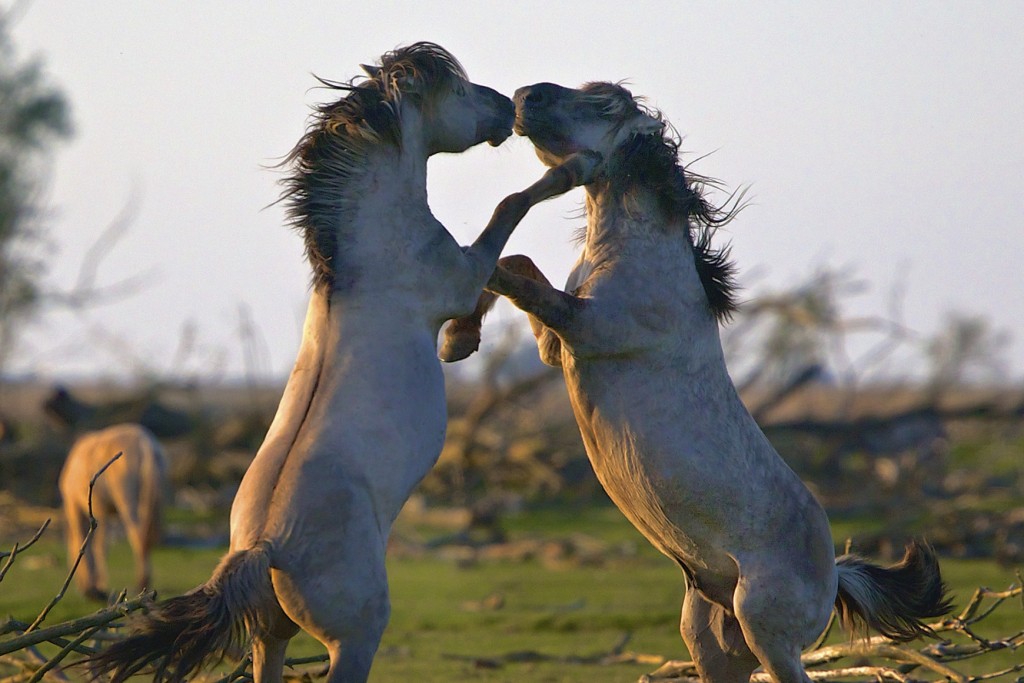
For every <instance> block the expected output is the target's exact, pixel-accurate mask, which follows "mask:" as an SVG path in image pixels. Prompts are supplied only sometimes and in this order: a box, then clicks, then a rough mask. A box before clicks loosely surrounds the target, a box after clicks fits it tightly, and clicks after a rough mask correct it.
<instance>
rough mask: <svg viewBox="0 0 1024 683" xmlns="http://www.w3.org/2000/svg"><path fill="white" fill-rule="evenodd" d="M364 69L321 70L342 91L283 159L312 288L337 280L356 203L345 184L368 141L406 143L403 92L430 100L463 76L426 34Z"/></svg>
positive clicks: (291, 213) (288, 200)
mask: <svg viewBox="0 0 1024 683" xmlns="http://www.w3.org/2000/svg"><path fill="white" fill-rule="evenodd" d="M363 70H364V71H366V76H359V77H356V78H353V79H352V80H350V81H347V82H336V81H329V80H325V79H322V78H319V77H316V78H317V80H318V81H319V82H320V84H321V85H322V86H323V87H325V88H327V89H329V90H335V91H340V92H343V93H345V94H344V96H342V97H341V99H339V100H336V101H334V102H328V103H325V104H321V105H318V106H317V107H316V108H315V109H314V111H313V114H312V116H311V117H310V122H309V125H308V126H307V128H306V133H305V134H304V135H303V136H302V138H300V139H299V142H298V144H296V145H295V147H294V148H293V149H292V151H291V152H289V153H288V155H287V156H286V157H285V159H284V161H282V162H281V166H286V167H290V169H291V172H290V174H289V175H288V176H287V177H286V178H284V179H283V180H282V181H281V184H282V185H283V186H284V190H283V191H282V193H281V196H280V198H279V199H278V201H283V202H285V204H286V206H287V218H288V223H289V224H290V225H291V226H292V227H293V228H295V229H296V230H298V231H299V232H301V233H302V235H303V239H304V241H305V245H306V258H307V259H308V260H309V265H310V267H311V268H312V269H313V278H312V279H313V287H314V288H315V289H320V288H327V289H331V288H332V287H334V285H335V277H336V275H337V272H336V265H337V264H336V263H335V262H334V257H335V256H336V255H337V254H338V248H339V245H338V242H339V239H338V237H339V232H340V231H341V229H342V227H343V226H342V225H339V221H342V223H344V222H345V221H347V220H348V214H349V213H350V211H351V208H352V207H351V204H352V200H351V198H350V197H349V196H348V195H347V193H346V191H345V190H346V187H347V186H348V185H349V183H350V182H351V181H352V180H353V178H355V177H357V176H358V175H359V174H361V172H362V171H363V169H364V165H365V161H366V155H367V153H368V151H369V150H370V149H371V148H373V147H378V146H381V145H390V146H395V147H398V146H400V145H401V140H402V130H401V120H400V116H399V106H398V105H399V103H400V101H401V99H402V97H403V96H407V95H408V94H409V93H410V92H415V93H416V96H418V97H422V98H423V99H424V104H425V105H429V103H430V102H429V100H430V97H431V95H432V94H434V93H439V92H442V91H443V90H444V88H445V87H446V86H452V85H454V84H455V83H457V82H459V81H462V80H465V79H466V72H465V70H464V69H463V68H462V65H461V64H459V62H458V60H456V59H455V57H454V56H452V55H451V54H450V53H449V52H448V51H446V50H445V49H444V48H442V47H441V46H439V45H435V44H434V43H428V42H419V43H414V44H412V45H409V46H408V47H402V48H398V49H396V50H394V51H392V52H387V53H385V54H384V55H382V56H381V58H380V63H379V65H377V66H364V67H363Z"/></svg>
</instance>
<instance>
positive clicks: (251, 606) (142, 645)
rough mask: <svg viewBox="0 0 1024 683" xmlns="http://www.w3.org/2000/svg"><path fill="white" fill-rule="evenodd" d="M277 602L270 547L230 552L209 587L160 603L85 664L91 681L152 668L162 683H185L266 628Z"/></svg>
mask: <svg viewBox="0 0 1024 683" xmlns="http://www.w3.org/2000/svg"><path fill="white" fill-rule="evenodd" d="M274 599H275V598H274V594H273V587H272V585H271V582H270V558H269V553H268V552H267V548H266V546H264V545H261V546H257V547H255V548H252V549H249V550H242V551H239V552H234V553H231V554H229V555H227V556H226V557H224V559H222V560H221V562H220V564H219V565H218V567H217V569H216V570H214V572H213V576H211V577H210V579H209V580H208V581H207V582H206V583H204V584H203V585H201V586H199V587H198V588H195V589H194V590H192V591H191V592H189V593H186V594H185V595H180V596H177V597H174V598H170V599H169V600H165V601H163V602H160V603H158V604H157V605H155V606H154V607H153V608H152V609H150V610H149V611H148V612H147V613H146V614H145V615H143V616H142V617H141V618H140V619H139V620H137V621H136V622H135V624H134V628H133V633H132V634H131V635H129V636H128V637H127V638H125V639H124V640H121V641H118V642H116V643H114V644H112V645H111V646H109V647H107V648H106V649H105V650H103V651H102V652H99V653H97V654H95V655H93V656H92V657H89V658H88V659H86V660H83V662H82V664H84V665H85V666H86V667H87V668H88V670H89V673H90V677H91V679H92V680H96V679H98V678H100V677H101V676H109V677H110V680H111V681H112V682H113V683H121V682H122V681H126V680H127V679H128V678H129V677H131V676H133V675H135V674H136V673H138V672H139V671H141V670H142V669H144V668H145V667H147V666H150V665H152V666H153V680H154V681H156V682H157V683H183V682H184V681H188V680H191V679H192V678H193V676H194V674H195V673H196V672H197V671H199V670H200V669H202V668H203V667H204V666H205V665H206V664H208V663H210V662H212V661H215V660H220V659H221V658H223V657H224V655H225V653H226V652H227V651H228V650H229V649H231V648H233V647H236V646H238V645H240V644H241V643H242V642H243V641H244V640H245V636H246V632H247V631H248V632H249V633H252V632H254V631H255V630H256V629H258V628H261V625H263V624H265V623H266V619H265V618H264V615H265V614H266V609H267V608H266V606H267V605H268V604H269V603H268V600H274Z"/></svg>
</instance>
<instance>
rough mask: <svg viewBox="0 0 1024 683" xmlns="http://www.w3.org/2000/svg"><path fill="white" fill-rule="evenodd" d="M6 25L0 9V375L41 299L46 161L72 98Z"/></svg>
mask: <svg viewBox="0 0 1024 683" xmlns="http://www.w3.org/2000/svg"><path fill="white" fill-rule="evenodd" d="M7 22H8V16H7V15H6V14H5V12H4V10H2V9H0V368H3V363H4V360H5V358H6V357H7V355H8V353H9V352H10V350H11V345H12V344H13V342H14V336H15V333H16V332H17V330H18V329H19V326H20V325H22V324H23V323H24V321H25V319H26V317H28V316H29V315H30V314H31V313H32V312H33V310H34V309H35V307H36V305H37V304H38V302H39V299H40V281H41V279H42V274H43V269H42V263H43V262H42V259H41V258H37V257H36V254H37V249H38V248H39V246H40V244H41V242H42V239H43V237H44V232H43V228H44V221H43V214H42V205H41V196H42V194H43V190H44V189H45V184H46V177H47V168H48V164H47V162H48V161H49V158H50V155H51V153H52V149H53V147H54V145H55V144H56V143H57V142H59V141H60V140H62V139H65V138H67V137H69V136H70V134H71V116H70V106H69V104H68V101H67V99H66V98H65V96H64V94H63V93H62V92H61V91H60V90H59V89H58V88H57V87H55V86H53V85H52V84H50V83H49V82H48V79H47V76H46V74H45V72H44V70H43V63H42V61H40V60H38V59H31V60H26V61H22V60H19V59H18V58H17V55H16V53H15V49H14V46H13V45H12V44H11V41H10V37H9V34H8V26H7Z"/></svg>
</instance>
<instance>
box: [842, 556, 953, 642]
mask: <svg viewBox="0 0 1024 683" xmlns="http://www.w3.org/2000/svg"><path fill="white" fill-rule="evenodd" d="M836 568H837V569H838V571H839V592H838V594H837V595H836V610H837V612H838V614H839V621H840V623H842V625H843V627H844V628H845V629H847V630H848V631H850V632H853V633H855V632H857V631H863V630H865V629H866V628H868V627H870V628H872V629H874V630H876V631H878V632H879V633H881V634H882V635H884V636H887V637H889V638H891V639H893V640H898V641H905V640H913V639H914V638H917V637H919V636H925V635H932V630H931V629H930V628H928V626H927V625H926V624H925V623H924V622H923V620H924V619H929V618H934V617H939V616H942V615H943V614H945V613H946V612H948V611H949V609H950V607H951V605H950V601H949V599H948V597H947V595H946V586H945V584H944V583H943V581H942V575H941V574H940V572H939V562H938V559H936V557H935V551H934V550H932V548H931V546H929V545H927V544H925V543H921V542H918V541H913V542H911V543H910V544H908V545H907V548H906V552H905V553H904V555H903V559H902V560H900V561H899V562H897V563H896V564H894V565H892V566H890V567H880V566H878V565H876V564H873V563H871V562H869V561H867V560H865V559H864V558H862V557H859V556H857V555H849V554H847V555H843V556H841V557H838V558H836Z"/></svg>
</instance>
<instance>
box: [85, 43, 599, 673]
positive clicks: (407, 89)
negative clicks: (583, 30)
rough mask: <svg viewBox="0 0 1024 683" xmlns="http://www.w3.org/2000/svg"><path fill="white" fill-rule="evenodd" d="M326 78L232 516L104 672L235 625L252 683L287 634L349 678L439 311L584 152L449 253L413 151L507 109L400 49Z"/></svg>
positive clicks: (443, 148) (578, 165) (225, 638)
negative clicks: (264, 411) (204, 562)
mask: <svg viewBox="0 0 1024 683" xmlns="http://www.w3.org/2000/svg"><path fill="white" fill-rule="evenodd" d="M365 69H366V71H367V75H368V77H367V78H366V79H364V80H362V81H360V82H358V83H355V84H352V85H337V84H335V85H334V87H336V88H338V89H341V90H344V91H345V92H346V94H345V96H344V97H343V98H342V99H340V100H338V101H337V102H334V103H331V104H326V105H323V106H322V107H321V108H320V109H319V112H318V114H317V115H316V116H315V117H314V120H313V123H312V125H311V126H310V128H309V131H308V132H307V133H306V135H305V137H303V138H302V140H300V142H299V144H298V146H297V147H296V148H295V150H294V152H293V153H292V154H291V157H290V160H291V163H292V164H293V168H294V170H293V173H292V175H291V177H290V178H289V179H288V180H287V183H286V193H285V198H286V201H287V202H288V204H289V209H290V215H291V218H292V221H293V223H294V225H295V226H296V227H297V228H298V229H299V230H300V231H301V232H302V233H303V234H304V236H305V240H306V252H307V255H308V258H309V261H310V263H311V265H312V267H313V272H314V276H313V294H312V297H311V299H310V303H309V310H308V313H307V316H306V323H305V329H304V331H303V338H302V344H301V347H300V349H299V355H298V359H297V360H296V362H295V367H294V369H293V370H292V374H291V377H290V378H289V380H288V384H287V386H286V387H285V392H284V396H283V398H282V399H281V404H280V406H279V408H278V412H277V415H276V417H275V418H274V421H273V423H272V424H271V426H270V430H269V432H268V434H267V438H266V441H265V442H264V443H263V446H262V447H261V448H260V450H259V452H258V454H257V455H256V458H255V459H254V460H253V462H252V464H251V466H250V467H249V470H248V471H247V472H246V475H245V477H244V479H243V481H242V484H241V487H240V488H239V491H238V494H237V496H236V498H235V501H234V505H233V506H232V509H231V548H230V552H229V553H228V554H227V555H226V556H225V557H224V559H223V560H222V561H221V563H220V566H218V567H217V569H216V570H215V571H214V574H213V576H212V577H211V578H210V579H209V581H207V582H206V583H205V584H203V585H202V586H199V587H198V588H196V589H195V590H193V591H192V592H191V593H188V594H186V595H184V596H181V597H177V598H172V599H170V600H168V601H166V602H164V603H161V604H160V605H159V606H157V608H156V609H154V610H152V611H151V612H150V613H149V615H148V616H147V617H146V619H145V620H144V621H143V623H142V624H141V625H140V627H139V628H138V629H137V630H136V632H135V634H134V635H132V636H131V637H129V638H127V639H126V640H124V641H122V642H120V643H117V644H115V645H113V646H112V647H110V648H109V649H108V650H107V651H106V652H104V653H101V654H100V655H98V656H97V657H95V658H94V660H93V664H92V666H93V669H92V670H93V672H94V673H96V674H99V673H103V672H107V673H111V674H113V680H114V681H122V680H124V679H125V678H126V677H127V676H129V675H131V673H132V672H133V671H135V670H138V669H139V668H140V667H144V666H146V665H147V664H150V663H152V664H153V665H155V667H156V675H155V678H156V679H157V680H166V681H183V680H187V679H188V678H190V677H191V676H192V675H193V673H194V672H196V671H197V670H198V669H199V668H200V667H201V666H202V665H203V664H204V662H206V661H207V660H208V659H210V658H214V657H217V656H218V655H220V654H221V653H222V652H223V651H224V650H225V648H226V647H227V646H228V645H230V643H231V642H232V641H233V639H234V637H235V636H237V635H238V634H239V632H240V631H242V630H243V628H244V630H247V631H248V632H249V634H250V635H251V637H252V639H253V674H254V677H255V680H256V681H257V683H266V682H268V681H280V680H281V677H282V669H283V665H284V655H285V647H286V645H287V643H288V640H289V639H290V638H291V637H292V636H293V635H295V633H296V632H297V631H298V630H299V629H300V628H301V629H303V630H305V631H307V632H308V633H310V634H311V635H313V636H314V637H315V638H317V639H318V640H319V641H320V642H322V643H323V644H324V645H325V646H326V648H327V651H328V653H329V654H330V660H331V664H330V671H329V673H328V677H327V680H328V681H329V682H331V683H341V682H343V681H344V682H351V683H362V682H363V681H365V680H366V678H367V676H368V674H369V671H370V665H371V663H372V661H373V657H374V653H375V652H376V649H377V646H378V643H379V641H380V638H381V634H382V633H383V631H384V627H385V625H386V624H387V622H388V617H389V614H390V609H391V605H390V601H389V598H388V582H387V576H386V573H385V567H384V553H385V548H386V545H387V539H388V534H389V532H390V530H391V525H392V522H393V521H394V519H395V517H396V516H397V515H398V512H399V510H400V509H401V507H402V505H403V504H404V503H405V501H406V499H407V498H408V496H409V493H410V492H411V491H412V489H413V487H415V486H416V484H417V483H418V482H419V481H420V479H422V477H423V476H424V475H425V474H426V473H427V471H428V470H429V469H430V468H431V467H432V466H433V464H434V463H435V462H436V460H437V458H438V455H439V454H440V451H441V446H442V443H443V441H444V436H445V426H446V419H447V415H446V408H445V395H444V378H443V375H442V373H441V368H440V364H439V362H438V360H437V356H436V340H437V333H438V330H439V329H440V327H441V325H442V323H444V321H445V320H447V319H449V318H452V317H454V316H458V315H464V314H466V313H468V312H469V311H470V310H472V308H473V305H474V303H475V302H476V299H477V296H478V295H479V293H480V290H481V288H482V287H483V285H484V283H485V282H486V281H487V279H488V277H489V276H490V274H491V272H492V271H493V269H494V264H495V262H496V260H497V258H498V255H499V254H500V252H501V249H502V248H503V247H504V245H505V242H506V241H507V240H508V238H509V236H510V234H511V233H512V230H513V228H514V227H515V225H516V224H517V223H518V222H519V220H520V219H521V218H522V217H523V216H524V215H525V213H526V211H527V210H528V209H529V207H530V206H532V205H533V204H535V203H536V202H539V201H541V200H543V199H545V198H547V197H550V196H553V195H555V194H559V193H562V192H565V191H567V190H568V189H570V188H571V187H573V186H575V185H578V184H580V183H583V182H586V180H587V178H588V176H587V173H588V172H589V171H590V170H592V169H593V168H594V167H595V165H596V164H595V163H594V161H593V160H594V156H593V155H582V156H578V157H574V158H573V159H572V160H569V162H568V164H567V165H565V166H563V167H561V168H559V169H553V170H552V171H549V172H548V173H547V174H545V176H544V177H543V178H542V179H541V180H540V181H539V182H538V183H536V184H535V185H533V186H531V187H530V188H528V189H527V190H525V191H524V192H521V193H517V194H514V195H511V196H510V197H508V198H506V199H505V200H504V201H503V202H502V203H501V204H500V205H499V206H498V208H497V209H496V211H495V213H494V216H493V217H492V219H491V221H490V223H489V224H488V226H487V228H486V229H485V230H484V231H483V233H482V234H481V235H480V237H479V238H478V239H477V240H476V242H474V243H473V245H472V246H470V247H468V248H465V249H463V248H460V247H459V245H458V244H457V243H456V242H455V241H454V239H452V237H451V235H450V234H449V233H448V232H447V231H446V230H445V228H444V226H442V225H441V224H440V223H439V222H438V221H437V219H435V218H434V216H433V214H432V213H431V211H430V207H429V206H428V204H427V190H426V174H427V159H428V158H429V157H430V156H431V155H432V154H436V153H438V152H461V151H464V150H466V149H468V148H469V147H472V146H473V145H476V144H479V143H481V142H484V141H489V142H491V143H492V144H498V143H500V142H502V141H503V140H505V139H506V138H507V137H508V136H509V135H510V134H511V126H512V121H513V114H514V108H513V105H512V102H511V101H510V100H509V99H508V98H506V97H504V96H502V95H500V94H499V93H497V92H495V91H494V90H491V89H490V88H486V87H483V86H480V85H475V84H473V83H471V82H469V81H468V80H467V79H466V75H465V73H464V72H463V70H462V68H461V67H460V66H459V64H458V62H456V61H455V59H454V57H452V56H451V55H450V54H449V53H447V52H446V51H444V50H443V49H441V48H440V47H438V46H437V45H433V44H430V43H417V44H415V45H412V46H409V47H407V48H403V49H400V50H397V51H395V52H391V53H388V54H385V55H384V56H383V57H382V58H381V63H380V65H379V66H375V67H365Z"/></svg>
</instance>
